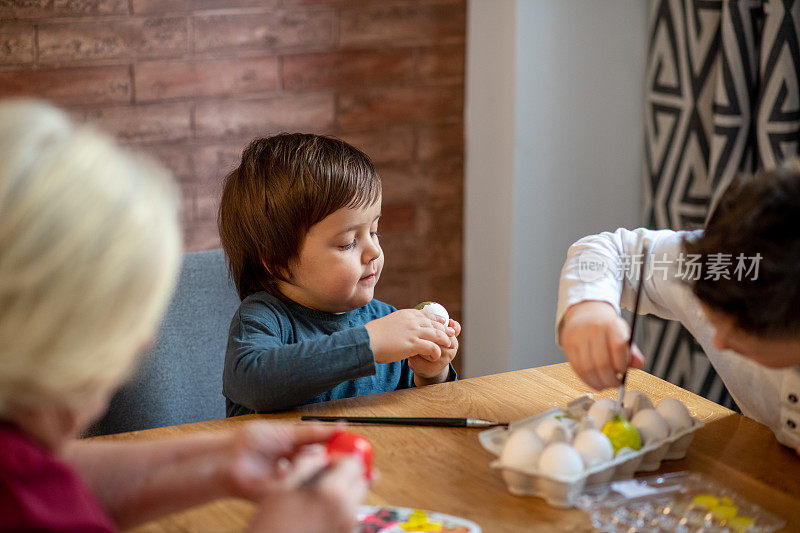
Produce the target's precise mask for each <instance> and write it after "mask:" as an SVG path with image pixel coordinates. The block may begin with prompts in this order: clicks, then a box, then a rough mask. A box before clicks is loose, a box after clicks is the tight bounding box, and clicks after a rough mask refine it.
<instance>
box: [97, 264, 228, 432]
mask: <svg viewBox="0 0 800 533" xmlns="http://www.w3.org/2000/svg"><path fill="white" fill-rule="evenodd" d="M238 306H239V297H238V295H237V293H236V289H235V287H234V285H233V283H232V281H231V280H230V277H229V275H228V272H227V270H226V267H225V255H224V254H223V252H222V250H211V251H208V252H191V253H187V254H184V256H183V264H182V266H181V273H180V279H179V280H178V286H177V288H176V289H175V294H174V295H173V297H172V301H171V302H170V304H169V308H168V310H167V313H166V315H165V317H164V321H163V323H162V325H161V328H160V330H159V333H158V337H157V339H156V343H155V346H154V347H153V349H152V350H151V351H150V352H149V353H148V354H146V355H145V356H144V357H143V359H142V362H141V364H140V367H139V369H138V371H137V372H136V373H135V375H134V376H132V378H131V379H130V380H129V381H128V382H127V383H125V384H124V385H123V386H122V387H121V388H120V389H119V390H118V391H117V393H116V394H115V395H114V397H113V398H112V399H111V403H110V406H109V409H108V412H107V413H106V415H105V416H104V417H103V418H102V419H101V420H100V421H98V422H97V423H96V424H94V425H93V426H92V427H91V428H90V429H89V431H88V432H87V435H104V434H108V433H119V432H122V431H133V430H139V429H149V428H154V427H162V426H171V425H175V424H184V423H188V422H199V421H202V420H211V419H215V418H224V417H225V398H224V397H223V396H222V365H223V362H224V359H225V347H226V344H227V340H228V327H229V325H230V321H231V318H232V317H233V314H234V313H235V311H236V309H237V308H238Z"/></svg>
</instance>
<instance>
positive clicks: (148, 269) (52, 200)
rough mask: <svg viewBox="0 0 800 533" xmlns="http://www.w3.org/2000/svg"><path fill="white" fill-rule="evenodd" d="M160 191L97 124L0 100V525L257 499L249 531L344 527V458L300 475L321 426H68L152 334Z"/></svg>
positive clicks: (120, 375) (163, 233)
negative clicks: (180, 431)
mask: <svg viewBox="0 0 800 533" xmlns="http://www.w3.org/2000/svg"><path fill="white" fill-rule="evenodd" d="M176 203H177V202H176V193H175V190H174V187H173V185H172V183H171V182H170V180H169V178H168V177H167V176H166V174H165V172H164V171H163V170H162V169H161V168H160V167H158V166H156V165H154V164H153V163H150V162H147V161H142V160H138V159H136V158H134V157H133V156H131V155H129V154H128V153H126V152H125V151H123V150H122V149H120V148H119V147H117V146H116V145H115V144H114V143H113V142H112V141H110V140H109V139H108V138H107V137H106V136H104V135H102V134H99V133H97V132H94V131H92V130H90V129H88V128H85V127H80V126H77V125H75V124H73V123H72V122H71V121H70V120H69V118H68V117H67V116H66V115H64V114H63V113H62V112H60V111H58V110H57V109H55V108H53V107H51V106H48V105H46V104H43V103H40V102H35V101H30V100H12V101H6V102H0V531H21V530H36V531H43V530H44V531H76V532H77V531H81V532H88V531H114V530H116V529H117V528H120V527H129V526H132V525H135V524H137V523H140V522H144V521H147V520H150V519H152V518H155V517H158V516H160V515H163V514H165V513H169V512H173V511H177V510H180V509H183V508H186V507H189V506H192V505H196V504H200V503H204V502H207V501H210V500H213V499H216V498H221V497H242V498H247V499H250V500H252V501H255V502H257V503H259V506H258V510H257V512H256V515H255V518H254V521H253V524H252V526H253V530H254V531H255V530H281V528H286V529H287V530H292V531H338V530H341V531H347V530H348V529H349V527H350V526H351V525H352V521H353V517H354V510H355V506H356V504H357V503H358V501H360V499H361V498H362V497H363V495H364V493H365V491H366V484H365V482H364V480H363V476H362V471H361V468H362V467H361V466H360V465H359V464H358V463H357V462H356V461H354V460H351V459H343V460H341V461H337V462H336V463H335V464H334V465H333V467H332V468H330V469H327V470H325V471H324V472H325V473H324V475H322V476H315V478H316V479H317V481H315V482H314V483H311V484H310V485H311V486H310V487H309V486H308V485H309V484H308V483H304V482H303V480H304V479H307V478H308V477H310V476H311V475H313V474H314V473H315V472H317V471H318V470H319V469H320V468H321V467H322V466H323V464H324V462H325V460H326V459H325V458H324V457H323V456H322V454H321V453H319V451H314V450H310V448H309V447H308V446H306V445H308V444H312V443H316V442H321V441H324V440H325V439H326V438H327V437H328V436H329V435H330V433H331V431H332V430H330V429H324V428H320V427H317V426H290V425H270V424H258V423H251V424H241V425H238V426H235V429H233V430H230V431H221V432H217V433H213V434H205V435H194V436H187V437H180V438H174V439H168V440H162V441H152V442H136V443H127V442H102V441H100V442H96V441H81V440H78V439H76V436H77V435H79V434H80V431H81V430H82V429H84V428H85V427H86V426H87V425H88V424H89V423H90V422H91V421H92V420H94V419H95V418H96V417H97V416H98V415H100V414H101V413H102V412H103V411H104V409H105V407H106V404H107V402H108V399H109V397H110V395H111V393H112V392H113V390H114V389H115V388H116V386H117V385H118V384H119V383H120V382H121V381H122V380H123V379H124V378H125V377H126V376H127V374H128V373H129V371H130V370H131V368H132V367H133V366H134V365H135V364H136V360H137V358H138V357H139V354H140V353H141V352H142V350H143V348H144V347H145V346H147V344H148V343H149V342H150V341H151V339H152V338H153V336H154V332H155V329H156V327H157V324H158V321H159V318H160V316H161V314H162V312H163V310H164V308H165V306H166V303H167V301H168V298H169V296H170V292H171V290H172V287H173V284H174V281H175V276H176V271H177V268H178V263H179V257H180V254H179V252H180V250H179V246H180V244H179V242H180V236H179V228H178V223H177V218H176ZM289 516H291V520H301V521H302V523H291V524H286V523H282V521H283V520H285V519H287V517H289ZM297 517H302V518H301V519H298V518H297Z"/></svg>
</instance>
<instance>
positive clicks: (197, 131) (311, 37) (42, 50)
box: [0, 0, 466, 363]
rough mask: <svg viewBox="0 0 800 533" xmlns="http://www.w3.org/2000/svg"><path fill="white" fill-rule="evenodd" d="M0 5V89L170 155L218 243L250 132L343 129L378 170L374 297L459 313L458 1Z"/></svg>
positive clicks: (199, 223)
mask: <svg viewBox="0 0 800 533" xmlns="http://www.w3.org/2000/svg"><path fill="white" fill-rule="evenodd" d="M0 20H2V23H0V97H7V96H17V95H26V96H36V97H39V98H44V99H46V100H49V101H52V102H55V103H56V104H58V105H61V106H64V107H66V108H67V109H68V111H69V112H70V113H71V114H72V115H73V116H74V117H76V118H77V119H78V120H80V121H83V122H87V123H91V124H94V125H95V126H97V127H99V128H102V129H104V130H106V131H108V132H110V133H111V134H113V135H114V136H116V137H117V139H118V140H119V141H120V142H122V143H123V144H124V145H126V146H128V147H130V148H131V149H132V150H134V151H137V152H141V153H144V154H147V155H149V156H151V157H153V158H155V159H157V160H159V161H161V163H162V164H164V166H166V167H167V168H168V169H169V170H170V171H171V172H172V174H173V175H174V176H175V178H176V180H177V181H178V183H179V185H180V190H181V193H182V200H181V206H180V209H181V212H180V215H181V221H182V224H183V231H184V246H185V249H186V250H187V251H194V250H204V249H210V248H216V247H218V246H219V237H218V234H217V227H216V211H217V206H218V203H219V195H220V189H221V186H222V180H223V178H224V176H225V175H226V173H227V172H229V171H230V170H231V169H232V168H233V167H234V166H235V165H236V164H237V162H238V160H239V157H240V154H241V151H242V149H243V148H244V147H245V146H246V144H247V143H248V142H249V141H250V140H251V139H252V138H253V137H255V136H260V135H268V134H272V133H277V132H280V131H303V132H310V133H324V134H331V135H334V136H336V137H339V138H341V139H344V140H346V141H347V142H349V143H351V144H353V145H354V146H356V147H358V148H359V149H361V150H363V151H364V152H365V153H367V154H368V155H369V156H370V158H371V159H372V161H373V163H374V164H375V166H376V169H377V171H378V173H379V174H380V175H381V178H382V181H383V208H382V209H383V217H382V221H381V224H380V228H379V232H380V235H381V244H382V246H383V248H384V250H385V253H386V265H385V267H384V272H383V275H382V278H381V280H380V283H379V284H378V286H377V289H376V295H377V297H378V298H380V299H382V300H385V301H387V302H389V303H391V304H393V305H395V306H397V307H401V308H402V307H409V306H413V305H415V304H417V303H418V302H420V301H423V300H437V301H439V302H441V303H442V304H444V305H445V306H446V307H447V308H448V310H449V311H450V313H451V315H452V316H453V317H454V318H456V319H460V318H461V305H462V304H461V284H462V257H463V246H462V240H463V238H462V237H463V235H462V218H463V160H464V142H463V107H464V88H463V87H464V68H465V67H464V54H465V33H466V2H465V1H464V0H25V1H20V2H0ZM463 356H464V353H463V352H462V357H463ZM456 362H457V363H458V362H459V359H456Z"/></svg>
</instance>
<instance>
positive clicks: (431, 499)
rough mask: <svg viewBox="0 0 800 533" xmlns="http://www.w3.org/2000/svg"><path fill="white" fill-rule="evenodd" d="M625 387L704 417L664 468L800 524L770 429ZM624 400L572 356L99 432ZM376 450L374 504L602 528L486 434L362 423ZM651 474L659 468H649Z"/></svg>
mask: <svg viewBox="0 0 800 533" xmlns="http://www.w3.org/2000/svg"><path fill="white" fill-rule="evenodd" d="M628 388H629V389H632V390H639V391H642V392H644V393H646V394H647V395H648V396H649V397H650V398H651V399H652V400H653V401H654V402H657V401H658V400H660V399H662V398H666V397H674V398H677V399H679V400H681V401H682V402H684V403H685V404H686V406H687V407H688V409H689V411H690V413H691V414H692V416H694V417H696V418H698V419H700V420H702V421H703V422H704V423H705V426H704V427H702V428H701V429H699V430H698V431H697V432H696V434H695V437H694V440H693V441H692V444H691V446H690V447H689V450H688V452H687V454H686V457H685V458H684V459H680V460H672V461H664V462H663V463H662V464H661V469H660V470H658V471H657V472H656V473H665V472H677V471H692V472H700V473H702V474H705V475H706V476H708V477H710V478H712V479H714V480H716V481H717V482H719V483H721V484H722V485H724V486H727V487H728V488H730V489H733V490H734V491H736V492H737V493H738V494H740V495H741V496H742V497H744V498H746V499H748V500H750V501H751V502H753V503H756V504H758V505H760V506H762V507H764V508H765V509H767V510H769V511H771V512H772V513H773V514H775V515H777V516H779V517H781V518H783V519H784V520H785V521H786V524H787V525H786V527H785V528H784V531H800V457H798V456H797V455H796V454H795V453H794V452H793V451H792V450H790V449H788V448H786V447H784V446H781V445H780V444H779V443H778V442H777V441H776V440H775V437H774V436H773V434H772V432H771V431H770V429H769V428H767V427H766V426H763V425H761V424H759V423H757V422H755V421H753V420H751V419H749V418H746V417H744V416H741V415H739V414H737V413H735V412H733V411H731V410H729V409H726V408H725V407H722V406H720V405H718V404H716V403H714V402H711V401H709V400H707V399H705V398H702V397H700V396H697V395H695V394H692V393H690V392H688V391H686V390H684V389H681V388H680V387H677V386H675V385H673V384H671V383H668V382H666V381H663V380H661V379H659V378H657V377H654V376H652V375H650V374H647V373H646V372H643V371H641V370H633V371H631V372H630V374H629V376H628ZM592 393H594V398H603V397H608V398H612V397H614V396H615V395H616V391H612V390H609V391H605V392H603V393H596V391H593V390H591V389H590V388H588V387H587V386H586V385H585V384H584V383H583V382H582V381H581V380H580V379H579V378H578V377H577V376H576V375H575V374H574V373H573V372H572V370H571V368H570V367H569V365H568V364H567V363H561V364H555V365H550V366H543V367H539V368H531V369H526V370H519V371H514V372H508V373H503V374H494V375H489V376H482V377H476V378H471V379H463V380H460V381H457V382H453V383H443V384H439V385H431V386H427V387H420V388H416V389H408V390H400V391H394V392H387V393H382V394H374V395H370V396H361V397H357V398H348V399H344V400H337V401H333V402H327V403H319V404H313V405H306V406H303V407H300V408H298V409H296V410H293V411H289V412H282V413H278V414H263V415H261V414H260V415H247V416H240V417H234V418H227V419H222V420H211V421H208V422H199V423H194V424H185V425H180V426H171V427H165V428H158V429H151V430H145V431H135V432H130V433H122V434H117V435H109V436H105V437H99V438H101V439H114V440H132V439H133V440H135V439H152V438H159V437H167V436H171V435H184V434H187V433H193V432H200V431H217V430H222V429H225V428H229V427H231V426H232V425H235V424H241V423H243V422H245V421H247V420H254V419H267V420H284V421H285V420H291V421H299V420H300V417H301V416H302V415H309V414H312V415H335V416H339V415H349V416H414V417H470V418H486V419H493V420H503V421H515V420H519V419H522V418H526V417H529V416H532V415H535V414H537V413H540V412H542V411H545V410H547V409H550V408H552V407H564V406H566V404H567V403H568V402H569V401H570V400H573V399H575V398H578V397H580V396H583V395H586V394H592ZM356 431H358V432H359V433H362V434H364V435H365V436H367V437H368V438H369V439H370V440H371V441H372V443H373V444H374V447H375V465H376V467H377V468H378V470H379V471H380V477H379V479H378V480H377V481H376V482H375V483H374V484H373V486H372V487H371V490H370V492H369V494H368V496H367V497H366V501H365V504H369V505H379V506H389V505H392V506H402V507H412V508H420V509H428V510H432V511H438V512H441V513H447V514H451V515H455V516H460V517H463V518H467V519H469V520H472V521H474V522H477V523H478V524H479V525H480V526H481V528H482V529H483V531H484V532H485V533H506V532H507V533H518V532H521V531H578V532H580V531H594V529H593V527H592V525H591V520H590V518H589V516H588V515H587V514H586V513H584V512H583V511H580V510H578V509H575V508H572V509H559V508H555V507H551V506H550V505H548V504H547V503H546V502H545V501H544V500H542V499H540V498H536V497H530V496H514V495H512V494H510V493H509V492H508V490H507V489H506V487H505V485H504V483H503V480H502V478H501V476H500V473H499V472H498V471H497V470H495V469H492V468H491V467H490V466H489V465H490V463H491V462H492V460H493V459H494V456H493V455H492V454H491V453H489V452H488V451H486V450H484V449H483V448H482V447H481V445H480V443H479V441H478V433H479V432H480V431H481V430H480V429H467V428H443V427H409V426H372V425H359V426H357V429H356ZM647 475H652V473H649V474H647ZM253 509H254V507H253V505H252V504H250V503H248V502H244V501H240V500H221V501H217V502H213V503H211V504H207V505H204V506H200V507H196V508H193V509H190V510H188V511H184V512H181V513H176V514H173V515H170V516H167V517H164V518H162V519H160V520H158V521H154V522H150V523H148V524H145V525H143V526H140V527H138V528H136V530H135V531H136V532H137V533H145V532H147V533H157V532H161V533H163V532H184V531H186V532H188V531H192V532H195V531H214V532H217V531H218V532H234V531H244V530H245V529H246V528H247V524H248V520H249V517H250V516H251V514H252V512H253Z"/></svg>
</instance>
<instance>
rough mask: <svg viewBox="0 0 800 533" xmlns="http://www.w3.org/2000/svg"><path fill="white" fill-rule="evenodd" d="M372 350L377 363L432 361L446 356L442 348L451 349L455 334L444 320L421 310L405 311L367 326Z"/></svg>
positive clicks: (387, 316)
mask: <svg viewBox="0 0 800 533" xmlns="http://www.w3.org/2000/svg"><path fill="white" fill-rule="evenodd" d="M364 327H366V328H367V333H369V347H370V348H372V353H373V354H374V355H375V362H376V363H380V364H384V363H393V362H395V361H400V360H402V359H406V358H407V357H408V356H409V355H419V356H421V357H422V358H424V359H427V360H428V361H436V360H438V359H439V358H440V357H441V356H442V347H444V348H450V347H451V343H452V340H453V339H455V330H454V329H453V328H452V327H449V326H445V324H444V318H441V317H437V316H436V315H434V314H433V313H425V312H422V311H419V310H417V309H401V310H399V311H395V312H394V313H391V314H389V315H386V316H385V317H382V318H378V319H376V320H373V321H371V322H367V323H366V324H365V325H364Z"/></svg>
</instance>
